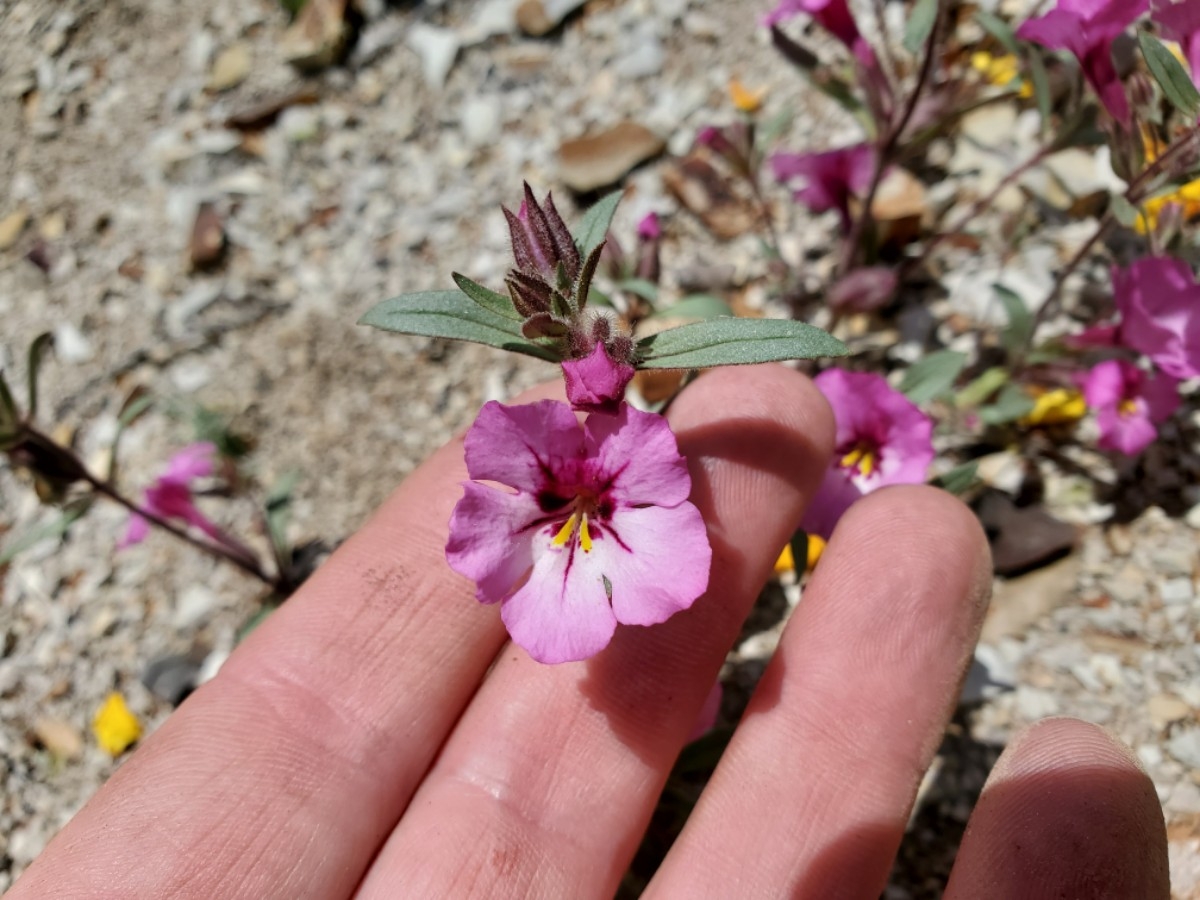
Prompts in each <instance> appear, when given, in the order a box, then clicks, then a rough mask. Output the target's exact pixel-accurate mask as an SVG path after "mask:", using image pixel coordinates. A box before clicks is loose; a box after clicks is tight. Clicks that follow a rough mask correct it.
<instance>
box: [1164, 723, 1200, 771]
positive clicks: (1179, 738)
mask: <svg viewBox="0 0 1200 900" xmlns="http://www.w3.org/2000/svg"><path fill="white" fill-rule="evenodd" d="M1167 752H1168V753H1170V754H1171V755H1172V756H1173V757H1175V758H1176V759H1177V760H1179V761H1180V762H1181V763H1183V764H1184V765H1188V766H1191V767H1192V768H1193V769H1200V726H1195V725H1193V726H1192V727H1191V728H1185V729H1183V730H1182V731H1177V732H1176V733H1175V734H1174V735H1173V736H1172V737H1171V739H1170V740H1169V741H1167Z"/></svg>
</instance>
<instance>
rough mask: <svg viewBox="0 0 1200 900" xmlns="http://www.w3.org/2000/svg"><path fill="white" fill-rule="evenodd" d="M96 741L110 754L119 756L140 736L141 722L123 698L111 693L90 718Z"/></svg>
mask: <svg viewBox="0 0 1200 900" xmlns="http://www.w3.org/2000/svg"><path fill="white" fill-rule="evenodd" d="M92 734H94V735H95V736H96V742H97V743H98V744H99V745H100V746H101V747H103V748H104V749H105V750H106V751H108V753H109V754H111V755H112V756H120V755H121V754H122V753H124V752H125V751H126V750H128V749H129V747H130V745H131V744H133V743H134V742H136V741H137V739H138V738H140V737H141V736H142V724H141V723H140V722H139V721H138V719H137V716H135V715H134V714H133V713H132V712H131V711H130V709H129V707H128V706H126V705H125V698H124V697H122V696H121V695H120V694H117V693H112V694H109V695H108V699H107V700H105V701H104V705H103V706H101V707H100V710H99V712H97V713H96V718H94V719H93V720H92Z"/></svg>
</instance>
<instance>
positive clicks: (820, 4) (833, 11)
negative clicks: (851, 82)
mask: <svg viewBox="0 0 1200 900" xmlns="http://www.w3.org/2000/svg"><path fill="white" fill-rule="evenodd" d="M804 13H807V14H808V15H810V16H812V17H813V20H814V21H815V22H816V23H817V24H818V25H820V26H821V27H822V28H824V29H825V30H826V31H828V32H829V33H830V34H832V35H833V36H834V37H835V38H837V39H838V40H839V41H841V42H842V43H843V44H845V45H846V46H847V47H848V48H849V49H850V52H851V53H853V54H854V55H855V57H856V58H857V59H858V60H859V61H860V62H862V63H863V64H864V65H867V66H873V65H874V64H875V53H874V51H873V50H872V49H871V45H870V44H868V43H867V41H866V39H864V38H863V36H862V34H861V33H860V32H859V30H858V25H857V23H855V21H854V14H853V13H851V12H850V5H849V3H847V2H846V0H780V2H779V5H778V6H776V7H775V8H774V9H773V10H771V11H770V12H769V13H767V15H766V17H765V18H764V19H763V24H764V25H767V26H768V27H774V26H776V25H778V24H779V23H780V22H786V21H787V20H788V19H793V18H795V17H796V16H798V15H801V14H804Z"/></svg>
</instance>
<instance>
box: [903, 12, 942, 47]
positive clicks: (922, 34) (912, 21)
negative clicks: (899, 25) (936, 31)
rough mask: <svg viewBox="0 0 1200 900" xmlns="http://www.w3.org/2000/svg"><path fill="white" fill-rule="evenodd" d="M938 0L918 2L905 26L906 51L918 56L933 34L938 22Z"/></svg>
mask: <svg viewBox="0 0 1200 900" xmlns="http://www.w3.org/2000/svg"><path fill="white" fill-rule="evenodd" d="M937 16H938V0H917V2H916V5H915V6H913V8H912V12H911V13H909V15H908V22H907V23H905V25H904V49H905V50H907V51H908V52H909V53H911V54H912V55H913V56H917V55H919V54H920V53H921V49H922V48H923V47H924V46H925V44H926V43H927V42H928V41H929V38H930V35H932V34H933V26H934V23H936V22H937Z"/></svg>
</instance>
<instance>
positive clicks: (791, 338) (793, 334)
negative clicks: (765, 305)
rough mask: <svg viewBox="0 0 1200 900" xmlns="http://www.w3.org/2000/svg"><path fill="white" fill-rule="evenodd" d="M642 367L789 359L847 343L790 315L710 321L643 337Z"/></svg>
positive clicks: (842, 349) (839, 351) (838, 352)
mask: <svg viewBox="0 0 1200 900" xmlns="http://www.w3.org/2000/svg"><path fill="white" fill-rule="evenodd" d="M637 351H638V364H637V368H639V369H700V368H704V367H706V366H730V365H743V364H748V363H763V362H779V361H780V360H785V359H816V358H818V357H826V356H845V355H846V354H847V353H848V352H849V351H848V350H847V348H846V345H845V344H843V343H842V342H841V341H839V340H838V339H837V338H835V337H833V335H831V334H827V333H826V332H824V331H822V330H821V329H819V328H815V327H813V326H812V325H808V324H806V323H804V322H796V321H793V320H791V319H734V318H719V319H709V320H708V321H706V322H693V323H691V324H689V325H681V326H679V327H678V328H670V329H667V330H666V331H661V332H659V333H658V334H653V335H650V336H649V337H645V338H642V339H641V340H640V341H638V345H637Z"/></svg>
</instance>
